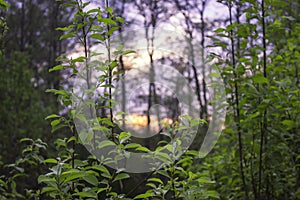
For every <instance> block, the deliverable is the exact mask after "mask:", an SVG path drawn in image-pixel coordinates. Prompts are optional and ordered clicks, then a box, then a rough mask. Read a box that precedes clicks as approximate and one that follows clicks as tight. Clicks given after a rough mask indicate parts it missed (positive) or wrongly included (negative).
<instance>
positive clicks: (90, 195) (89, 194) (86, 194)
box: [74, 190, 97, 199]
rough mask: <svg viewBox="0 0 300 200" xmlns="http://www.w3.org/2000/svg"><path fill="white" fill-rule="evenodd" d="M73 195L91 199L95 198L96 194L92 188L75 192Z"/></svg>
mask: <svg viewBox="0 0 300 200" xmlns="http://www.w3.org/2000/svg"><path fill="white" fill-rule="evenodd" d="M74 196H79V197H81V198H93V199H96V198H97V194H96V193H95V192H94V191H92V190H90V191H85V192H78V193H75V194H74Z"/></svg>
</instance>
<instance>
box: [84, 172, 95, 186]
mask: <svg viewBox="0 0 300 200" xmlns="http://www.w3.org/2000/svg"><path fill="white" fill-rule="evenodd" d="M83 179H84V180H85V181H86V182H88V183H90V184H92V185H93V186H97V185H98V179H97V177H96V176H94V175H90V174H88V175H85V176H84V177H83Z"/></svg>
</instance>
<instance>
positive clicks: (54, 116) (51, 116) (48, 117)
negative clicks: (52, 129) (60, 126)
mask: <svg viewBox="0 0 300 200" xmlns="http://www.w3.org/2000/svg"><path fill="white" fill-rule="evenodd" d="M59 117H60V116H59V115H56V114H52V115H48V116H47V117H46V118H45V120H47V119H53V118H59Z"/></svg>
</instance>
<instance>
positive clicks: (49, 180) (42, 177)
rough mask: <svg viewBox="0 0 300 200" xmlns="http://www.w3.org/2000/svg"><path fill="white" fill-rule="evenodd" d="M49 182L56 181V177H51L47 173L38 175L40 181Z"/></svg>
mask: <svg viewBox="0 0 300 200" xmlns="http://www.w3.org/2000/svg"><path fill="white" fill-rule="evenodd" d="M47 182H55V179H54V178H49V177H47V176H45V175H40V176H39V177H38V183H39V184H40V183H47Z"/></svg>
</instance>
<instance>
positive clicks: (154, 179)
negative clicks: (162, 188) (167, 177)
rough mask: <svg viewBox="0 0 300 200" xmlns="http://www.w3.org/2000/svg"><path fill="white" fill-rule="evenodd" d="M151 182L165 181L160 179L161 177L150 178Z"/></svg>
mask: <svg viewBox="0 0 300 200" xmlns="http://www.w3.org/2000/svg"><path fill="white" fill-rule="evenodd" d="M148 181H149V182H156V183H160V184H162V185H163V184H164V182H162V180H160V179H159V178H149V179H148Z"/></svg>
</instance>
